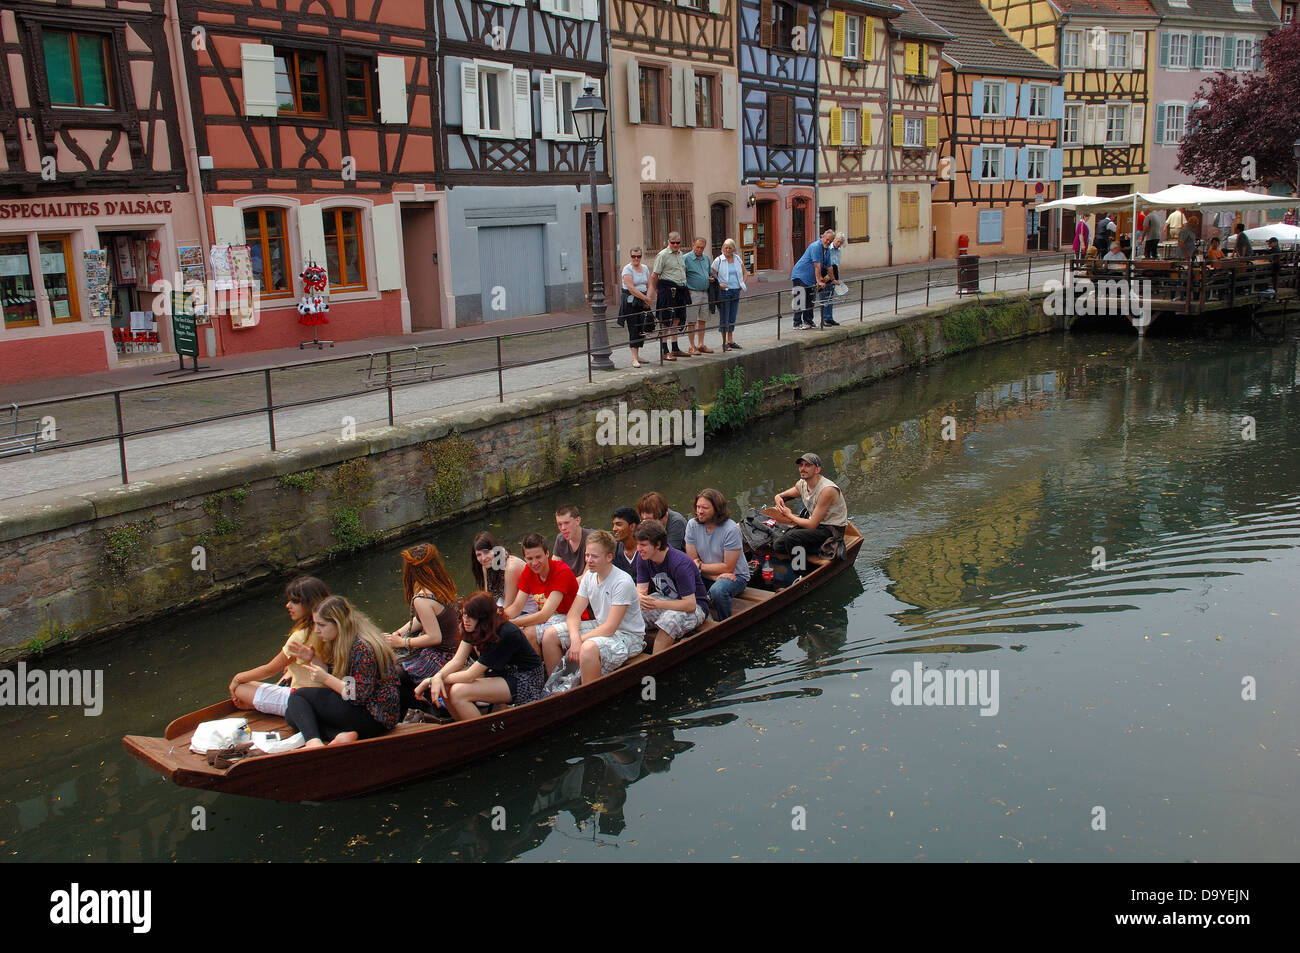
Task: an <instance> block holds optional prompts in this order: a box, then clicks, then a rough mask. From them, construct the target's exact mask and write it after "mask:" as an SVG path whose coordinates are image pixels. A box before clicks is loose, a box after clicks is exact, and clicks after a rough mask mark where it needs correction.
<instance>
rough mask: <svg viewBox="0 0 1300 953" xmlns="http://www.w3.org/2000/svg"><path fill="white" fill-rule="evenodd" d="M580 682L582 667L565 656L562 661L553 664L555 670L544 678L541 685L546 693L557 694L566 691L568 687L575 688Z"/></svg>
mask: <svg viewBox="0 0 1300 953" xmlns="http://www.w3.org/2000/svg"><path fill="white" fill-rule="evenodd" d="M581 683H582V669H580V668H579V667H578V663H577V662H574V661H572V660H570V659H569V658H568V657H567V656H566V657H565V659H564V661H563V662H561V663H560V664H559V665H557V666H555V671H554V672H552V673H551V677H550V678H548V679H547V680H546V684H545V685H544V686H542V691H544V692H545V693H546V694H548V695H558V694H560V693H561V692H567V691H568V690H569V689H570V688H575V687H577V686H578V685H580V684H581Z"/></svg>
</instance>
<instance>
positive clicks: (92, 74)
mask: <svg viewBox="0 0 1300 953" xmlns="http://www.w3.org/2000/svg"><path fill="white" fill-rule="evenodd" d="M41 45H42V48H43V50H44V53H45V79H46V81H47V83H48V85H49V88H50V105H52V106H82V107H86V108H94V109H111V108H113V105H114V103H113V89H112V84H111V83H110V82H109V79H108V73H109V62H110V60H109V54H108V37H107V36H103V35H100V34H97V33H72V32H68V31H64V30H44V31H43V32H42V33H41Z"/></svg>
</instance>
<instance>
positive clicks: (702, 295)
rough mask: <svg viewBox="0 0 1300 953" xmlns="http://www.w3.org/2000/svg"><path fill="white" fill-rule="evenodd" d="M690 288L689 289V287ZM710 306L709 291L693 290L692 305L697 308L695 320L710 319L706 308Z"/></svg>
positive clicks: (703, 320) (699, 321)
mask: <svg viewBox="0 0 1300 953" xmlns="http://www.w3.org/2000/svg"><path fill="white" fill-rule="evenodd" d="M688 290H689V289H688ZM708 306H709V293H708V292H707V291H691V307H692V308H695V309H696V310H695V321H696V322H697V323H701V324H702V323H703V322H705V321H706V320H708V319H707V318H706V317H705V310H704V309H705V308H707V307H708Z"/></svg>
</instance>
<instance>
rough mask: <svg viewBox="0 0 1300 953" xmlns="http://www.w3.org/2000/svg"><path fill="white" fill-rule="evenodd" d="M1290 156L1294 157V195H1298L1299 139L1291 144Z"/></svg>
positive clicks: (1299, 175) (1299, 177)
mask: <svg viewBox="0 0 1300 953" xmlns="http://www.w3.org/2000/svg"><path fill="white" fill-rule="evenodd" d="M1291 154H1292V155H1293V156H1295V194H1296V195H1300V139H1297V140H1296V141H1295V142H1293V143H1291Z"/></svg>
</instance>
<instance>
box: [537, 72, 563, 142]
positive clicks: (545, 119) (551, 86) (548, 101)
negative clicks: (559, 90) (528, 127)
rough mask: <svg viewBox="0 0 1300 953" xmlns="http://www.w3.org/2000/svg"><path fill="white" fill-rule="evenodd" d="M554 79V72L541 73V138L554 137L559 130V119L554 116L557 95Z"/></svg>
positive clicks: (557, 99)
mask: <svg viewBox="0 0 1300 953" xmlns="http://www.w3.org/2000/svg"><path fill="white" fill-rule="evenodd" d="M555 84H556V79H555V74H554V73H543V74H542V77H541V87H542V138H543V139H554V138H555V136H556V134H557V133H558V132H559V119H558V117H557V116H556V108H557V107H556V103H558V102H559V97H558V96H557V94H556V89H555Z"/></svg>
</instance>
